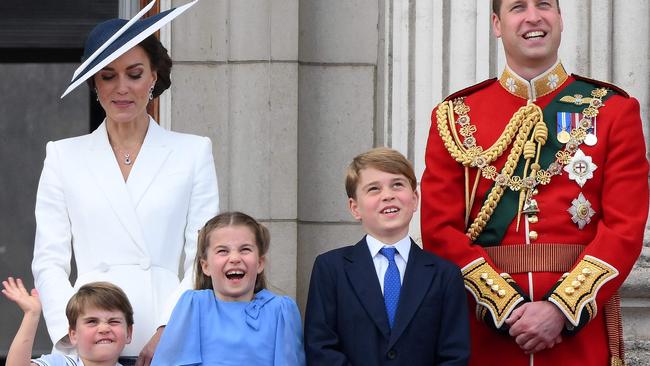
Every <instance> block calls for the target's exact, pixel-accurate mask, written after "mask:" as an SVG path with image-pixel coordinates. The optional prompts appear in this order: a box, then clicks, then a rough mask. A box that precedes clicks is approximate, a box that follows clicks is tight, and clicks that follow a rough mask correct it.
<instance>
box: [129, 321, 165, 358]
mask: <svg viewBox="0 0 650 366" xmlns="http://www.w3.org/2000/svg"><path fill="white" fill-rule="evenodd" d="M164 329H165V326H164V325H163V326H161V327H158V329H157V330H156V333H154V334H153V336H152V337H151V339H150V340H149V342H147V344H145V345H144V348H142V351H140V355H139V356H138V360H137V361H136V362H135V366H149V365H150V364H151V360H152V359H153V354H154V352H155V351H156V347H158V342H160V337H161V336H162V333H163V330H164Z"/></svg>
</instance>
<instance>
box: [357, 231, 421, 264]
mask: <svg viewBox="0 0 650 366" xmlns="http://www.w3.org/2000/svg"><path fill="white" fill-rule="evenodd" d="M366 243H368V249H370V256H371V257H372V258H374V257H375V256H376V255H377V253H379V251H380V250H381V248H383V247H394V248H395V249H397V253H399V255H400V256H401V257H402V258H403V259H404V261H405V262H408V258H409V253H410V252H411V238H410V237H409V236H408V235H406V236H405V237H403V238H402V239H400V240H399V241H397V242H396V243H395V244H386V243H382V242H381V241H379V240H378V239H376V238H374V237H372V236H371V235H370V234H368V235H366Z"/></svg>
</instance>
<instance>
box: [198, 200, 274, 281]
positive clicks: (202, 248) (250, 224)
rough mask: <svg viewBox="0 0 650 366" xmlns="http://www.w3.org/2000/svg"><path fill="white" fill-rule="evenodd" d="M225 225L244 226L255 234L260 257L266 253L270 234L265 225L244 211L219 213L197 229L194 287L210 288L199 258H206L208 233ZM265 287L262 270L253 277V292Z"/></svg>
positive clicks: (208, 240) (208, 241)
mask: <svg viewBox="0 0 650 366" xmlns="http://www.w3.org/2000/svg"><path fill="white" fill-rule="evenodd" d="M227 226H245V227H247V228H248V229H249V230H250V231H251V232H252V233H253V234H254V235H255V245H257V249H258V251H259V253H260V258H261V257H263V256H264V255H266V253H267V252H268V250H269V245H270V243H271V235H270V234H269V230H268V229H267V228H266V226H264V225H262V224H260V223H259V222H257V220H255V219H254V218H252V217H250V216H248V215H246V214H245V213H242V212H238V211H232V212H224V213H221V214H219V215H217V216H215V217H213V218H212V219H210V220H209V221H208V222H206V223H205V225H204V226H203V228H202V229H201V230H200V231H199V239H198V243H197V248H196V258H195V259H194V272H195V273H194V289H195V290H204V289H212V290H214V289H213V288H212V279H211V278H210V277H209V276H206V275H205V274H204V273H203V268H202V266H201V260H207V254H208V249H209V248H210V234H212V232H213V231H215V230H216V229H219V228H222V227H227ZM265 288H266V276H265V275H264V271H262V272H261V273H258V274H257V278H256V279H255V290H254V291H255V293H257V292H259V291H260V290H262V289H265Z"/></svg>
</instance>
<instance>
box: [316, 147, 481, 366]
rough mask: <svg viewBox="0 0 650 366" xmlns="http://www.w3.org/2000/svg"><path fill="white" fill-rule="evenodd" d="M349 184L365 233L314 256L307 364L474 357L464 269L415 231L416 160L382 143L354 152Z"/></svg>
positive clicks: (451, 361) (445, 361)
mask: <svg viewBox="0 0 650 366" xmlns="http://www.w3.org/2000/svg"><path fill="white" fill-rule="evenodd" d="M345 188H346V191H347V194H348V204H349V209H350V213H351V214H352V216H354V218H355V219H357V220H360V221H361V224H362V226H363V228H364V231H366V233H367V235H366V236H365V237H364V238H363V239H361V241H359V242H358V243H357V244H356V245H353V246H347V247H343V248H339V249H334V250H331V251H329V252H327V253H325V254H321V255H319V256H318V257H317V258H316V261H315V263H314V268H313V270H312V274H311V282H310V285H309V297H308V300H307V309H306V314H305V350H306V355H307V364H308V365H323V366H336V365H360V366H372V365H408V366H419V365H422V366H425V365H426V366H432V365H447V366H450V365H466V364H467V360H468V358H469V326H468V319H467V307H466V295H465V289H464V287H463V280H462V277H461V274H460V270H459V268H458V267H456V266H455V265H453V264H451V263H450V262H447V261H445V260H443V259H441V258H440V257H437V256H435V255H433V254H431V253H427V252H424V251H423V250H422V249H420V247H419V246H417V245H416V244H415V242H414V241H413V240H412V239H411V238H410V237H409V235H408V230H409V223H410V221H411V217H412V216H413V213H414V212H415V211H416V210H417V206H418V200H419V195H418V192H417V180H416V178H415V173H414V172H413V167H412V165H411V164H410V163H409V161H408V160H407V159H406V158H405V157H404V156H403V155H402V154H400V153H399V152H397V151H395V150H392V149H388V148H376V149H373V150H370V151H368V152H366V153H363V154H361V155H358V156H357V157H355V158H354V160H353V161H352V163H351V164H350V166H349V167H348V171H347V177H346V181H345Z"/></svg>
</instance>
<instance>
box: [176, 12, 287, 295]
mask: <svg viewBox="0 0 650 366" xmlns="http://www.w3.org/2000/svg"><path fill="white" fill-rule="evenodd" d="M185 2H186V1H174V5H179V4H181V3H185ZM177 3H178V4H177ZM172 26H173V27H174V29H173V30H172V58H173V59H174V72H173V75H172V78H173V81H172V82H173V84H174V86H173V88H172V99H171V105H172V108H171V114H172V117H171V118H172V123H171V127H172V129H174V130H177V131H186V132H190V133H195V134H200V135H206V136H208V137H210V138H211V139H212V143H213V153H214V157H215V163H216V168H217V175H218V179H219V190H220V194H219V196H220V201H221V202H220V206H221V211H227V210H237V211H243V212H245V213H247V214H249V215H251V216H253V217H255V218H256V219H258V220H260V221H262V222H263V223H265V224H266V225H267V226H268V227H269V230H270V231H271V249H270V253H269V256H268V265H267V270H266V273H267V277H268V279H269V284H270V285H269V287H270V289H271V290H274V291H276V292H279V293H283V294H286V295H290V296H292V297H295V295H296V266H297V251H296V246H297V240H296V238H297V222H296V220H297V196H296V191H297V181H298V178H297V163H298V161H297V160H298V159H297V143H298V138H297V127H298V119H297V118H298V107H297V103H298V97H297V91H298V61H297V60H298V1H297V0H296V1H294V0H236V1H227V0H211V1H201V2H199V3H197V4H196V5H195V6H194V7H193V8H192V9H191V10H190V11H188V14H187V15H184V16H183V17H179V18H178V19H177V20H175V23H173V24H172ZM174 30H177V31H175V32H174Z"/></svg>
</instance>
